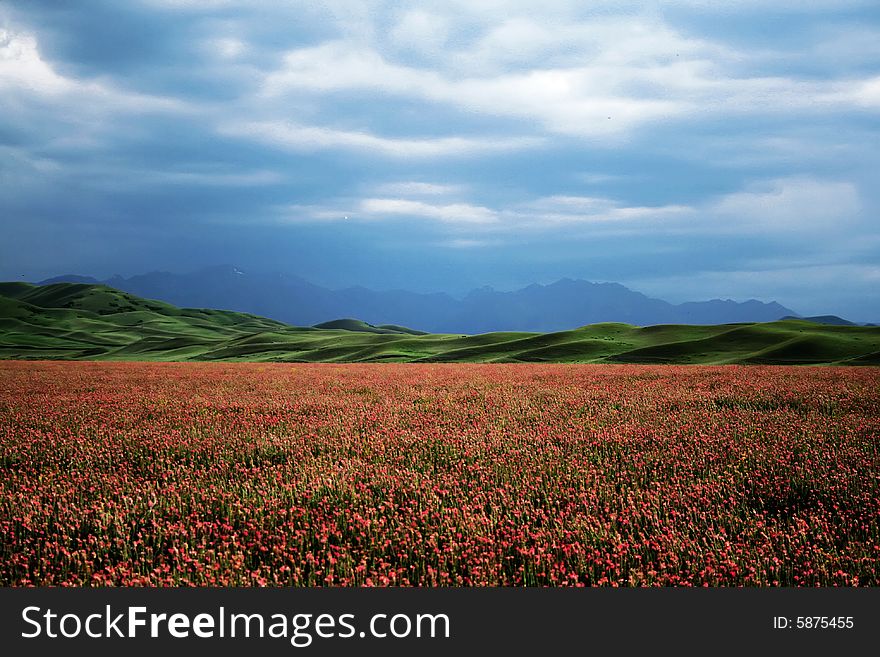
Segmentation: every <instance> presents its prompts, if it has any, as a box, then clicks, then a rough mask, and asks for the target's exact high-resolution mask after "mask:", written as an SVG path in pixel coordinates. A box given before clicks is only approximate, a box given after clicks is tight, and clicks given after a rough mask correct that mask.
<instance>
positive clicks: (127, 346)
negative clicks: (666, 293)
mask: <svg viewBox="0 0 880 657" xmlns="http://www.w3.org/2000/svg"><path fill="white" fill-rule="evenodd" d="M0 358H20V359H94V360H254V361H300V362H325V361H326V362H357V361H364V362H383V361H384V362H395V361H397V362H406V361H435V362H564V363H568V362H570V363H583V362H590V363H601V362H609V363H693V364H698V363H699V364H718V363H759V364H789V365H790V364H824V363H829V364H830V363H834V364H847V365H880V328H877V327H858V326H832V325H822V324H816V323H812V322H807V321H800V320H786V321H780V322H772V323H766V324H726V325H720V326H675V325H665V326H649V327H644V328H641V327H636V326H630V325H628V324H614V323H605V324H592V325H590V326H584V327H581V328H578V329H574V330H571V331H562V332H559V333H509V332H498V333H486V334H482V335H470V336H467V335H438V334H423V333H421V332H419V331H413V330H411V329H407V328H405V327H400V326H393V325H383V326H372V325H369V324H365V323H364V322H360V321H358V320H338V321H335V322H328V323H325V324H322V325H319V326H318V327H305V328H302V327H294V326H288V325H286V324H283V323H281V322H276V321H273V320H269V319H265V318H262V317H256V316H254V315H248V314H244V313H235V312H229V311H221V310H194V309H181V308H177V307H175V306H171V305H169V304H166V303H162V302H160V301H153V300H148V299H141V298H138V297H136V296H133V295H131V294H127V293H124V292H120V291H118V290H114V289H112V288H108V287H105V286H101V285H86V284H76V283H56V284H52V285H44V286H35V285H30V284H27V283H0Z"/></svg>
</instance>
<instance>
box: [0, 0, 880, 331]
mask: <svg viewBox="0 0 880 657" xmlns="http://www.w3.org/2000/svg"><path fill="white" fill-rule="evenodd" d="M722 6H723V8H722ZM414 7H418V8H417V9H416V8H414ZM768 7H770V9H768ZM878 145H880V12H878V10H877V4H876V0H865V1H859V0H833V1H832V0H827V1H826V0H775V1H774V2H765V1H762V0H728V1H726V2H723V3H717V2H711V1H710V0H671V1H667V2H650V1H641V2H638V1H633V2H622V1H615V2H610V1H608V2H606V1H602V0H600V1H597V2H584V1H571V2H568V1H561V0H541V1H540V2H537V1H529V2H526V1H519V2H518V1H507V2H502V1H501V0H452V1H447V2H420V3H400V2H397V3H391V2H379V1H376V2H372V1H365V2H354V1H350V2H344V1H338V2H337V1H330V2H311V1H302V2H296V1H290V2H284V3H282V2H275V1H271V2H270V1H269V0H247V1H245V0H202V1H196V0H132V1H130V2H118V1H115V0H105V1H98V0H96V1H81V2H57V1H55V2H50V1H46V2H41V1H35V0H28V1H25V0H21V1H16V0H12V1H10V0H0V221H2V228H3V231H2V235H3V239H2V240H0V279H6V280H9V279H19V280H21V279H24V280H38V279H40V278H43V277H47V276H50V275H55V274H60V273H67V272H74V273H80V274H90V275H95V276H100V277H103V276H109V275H111V274H113V273H121V274H123V275H131V274H136V273H141V272H144V271H149V270H156V269H164V270H171V271H181V272H183V271H190V270H193V269H196V268H199V267H202V266H206V265H214V264H221V263H234V264H236V265H238V266H239V267H241V268H251V269H259V270H262V271H282V272H288V273H291V274H297V275H300V276H303V277H305V278H308V279H310V280H312V281H314V282H316V283H320V284H324V285H328V286H332V287H341V286H347V285H353V284H362V285H366V286H370V287H374V288H407V289H413V290H420V291H436V290H444V291H449V292H453V293H460V292H462V291H465V290H467V289H469V288H471V287H476V286H480V285H484V284H489V285H493V286H495V287H497V288H500V289H512V288H515V287H518V286H523V285H527V284H529V283H532V282H539V283H549V282H552V281H554V280H557V279H559V278H562V277H570V278H584V279H588V280H596V281H619V282H622V283H624V284H627V285H629V286H630V287H633V288H635V289H638V290H640V291H643V292H646V293H649V294H652V295H654V296H659V297H661V298H665V299H668V300H671V301H683V300H700V299H706V298H714V297H723V298H728V297H730V298H734V299H737V300H744V299H748V298H758V299H762V300H771V299H775V300H778V301H780V302H781V303H783V304H785V305H787V306H789V307H792V308H794V309H795V310H797V311H799V312H802V313H818V312H822V313H830V312H833V313H838V314H842V315H844V316H847V317H850V318H853V319H856V320H861V321H878V320H880V294H878V290H880V214H878V210H880V184H878V172H880V147H878Z"/></svg>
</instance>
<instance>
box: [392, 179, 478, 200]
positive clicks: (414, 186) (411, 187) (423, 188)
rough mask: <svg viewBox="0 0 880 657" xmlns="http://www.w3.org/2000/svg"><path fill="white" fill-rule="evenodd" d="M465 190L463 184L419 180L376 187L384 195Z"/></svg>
mask: <svg viewBox="0 0 880 657" xmlns="http://www.w3.org/2000/svg"><path fill="white" fill-rule="evenodd" d="M463 191H464V188H463V187H462V186H461V185H446V184H439V183H427V182H419V181H413V180H408V181H403V182H389V183H383V184H381V185H379V186H378V187H376V192H377V193H378V194H383V195H399V196H450V195H453V194H460V193H462V192H463Z"/></svg>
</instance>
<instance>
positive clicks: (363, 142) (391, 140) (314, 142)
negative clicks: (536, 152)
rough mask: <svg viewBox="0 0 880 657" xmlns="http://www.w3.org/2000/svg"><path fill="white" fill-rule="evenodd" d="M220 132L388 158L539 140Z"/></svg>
mask: <svg viewBox="0 0 880 657" xmlns="http://www.w3.org/2000/svg"><path fill="white" fill-rule="evenodd" d="M219 132H220V133H221V134H224V135H229V136H235V137H248V138H251V139H254V140H257V141H259V142H262V143H264V144H266V145H268V146H272V147H275V148H283V149H287V150H292V151H297V152H306V153H308V152H313V151H319V150H324V149H342V150H355V151H364V152H368V153H374V154H380V155H383V156H388V157H419V158H424V157H447V156H458V155H474V154H481V153H491V152H498V151H511V150H518V149H523V148H530V147H533V146H536V145H537V144H538V143H540V142H539V140H537V139H534V138H528V137H512V138H507V137H500V138H497V139H492V138H471V137H458V136H451V137H437V138H423V139H412V138H395V137H380V136H378V135H374V134H372V133H370V132H366V131H355V130H339V129H335V128H327V127H323V126H312V125H302V124H297V123H292V122H281V121H254V122H238V123H226V124H223V125H221V126H220V127H219Z"/></svg>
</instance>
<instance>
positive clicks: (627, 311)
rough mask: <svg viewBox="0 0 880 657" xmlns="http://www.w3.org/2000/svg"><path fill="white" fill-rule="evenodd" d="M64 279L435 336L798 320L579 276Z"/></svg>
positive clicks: (281, 316)
mask: <svg viewBox="0 0 880 657" xmlns="http://www.w3.org/2000/svg"><path fill="white" fill-rule="evenodd" d="M61 282H67V283H85V284H99V283H100V284H103V285H106V286H109V287H112V288H115V289H117V290H123V291H125V292H129V293H131V294H135V295H137V296H139V297H144V298H147V299H157V300H160V301H164V302H166V303H170V304H173V305H175V306H181V307H189V308H215V309H222V310H230V311H236V312H244V313H251V314H254V315H260V316H262V317H268V318H270V319H274V320H278V321H281V322H285V323H287V324H293V325H297V326H311V325H316V324H320V323H323V322H328V321H334V320H338V319H340V318H347V317H356V318H358V319H360V320H363V321H365V322H367V323H369V324H375V325H380V324H383V325H384V324H390V325H402V326H408V327H412V328H414V329H418V330H421V331H426V332H430V333H465V334H477V333H488V332H491V331H534V332H551V331H562V330H566V329H571V328H574V327H578V326H583V325H586V324H595V323H600V322H623V323H627V324H631V325H636V326H651V325H656V324H692V325H714V324H729V323H737V322H771V321H776V320H779V319H781V318H782V317H786V316H791V317H797V316H798V315H797V313H795V312H794V311H793V310H791V309H789V308H786V307H784V306H782V305H780V304H778V303H776V302H769V303H765V302H761V301H756V300H749V301H745V302H736V301H731V300H729V299H728V300H721V299H713V300H711V301H696V302H687V303H681V304H672V303H668V302H666V301H663V300H660V299H654V298H651V297H648V296H646V295H644V294H642V293H640V292H636V291H633V290H630V289H629V288H627V287H624V286H623V285H621V284H619V283H593V282H589V281H584V280H571V279H562V280H559V281H557V282H555V283H552V284H550V285H538V284H533V285H529V286H528V287H524V288H522V289H519V290H515V291H512V292H502V291H498V290H495V289H493V288H491V287H482V288H478V289H475V290H472V291H471V292H470V293H468V294H467V295H465V296H464V297H463V298H455V297H453V296H451V295H449V294H445V293H433V294H424V293H417V292H408V291H404V290H389V291H376V290H370V289H367V288H365V287H360V286H357V287H349V288H345V289H340V290H332V289H328V288H325V287H321V286H319V285H315V284H313V283H310V282H309V281H307V280H305V279H303V278H299V277H297V276H289V275H282V274H262V273H253V272H245V271H242V270H241V269H239V268H237V267H234V266H231V265H223V266H217V267H210V268H207V269H201V270H198V271H195V272H191V273H186V274H177V273H169V272H151V273H147V274H141V275H137V276H131V277H129V278H124V277H122V276H114V277H112V278H109V279H106V280H103V281H99V280H97V279H95V278H91V277H88V276H78V275H73V274H68V275H64V276H58V277H55V278H51V279H47V280H45V281H42V282H41V283H40V284H41V285H45V284H52V283H61Z"/></svg>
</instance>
